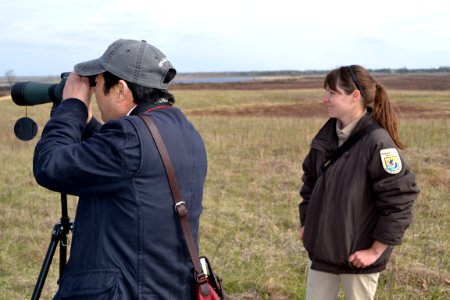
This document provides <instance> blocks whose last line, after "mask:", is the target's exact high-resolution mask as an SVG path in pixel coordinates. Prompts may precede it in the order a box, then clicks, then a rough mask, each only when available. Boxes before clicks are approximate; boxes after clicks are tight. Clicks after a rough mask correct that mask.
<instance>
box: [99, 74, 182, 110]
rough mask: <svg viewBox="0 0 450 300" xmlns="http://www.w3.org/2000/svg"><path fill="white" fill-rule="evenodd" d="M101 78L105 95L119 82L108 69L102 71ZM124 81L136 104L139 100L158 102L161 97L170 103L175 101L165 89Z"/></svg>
mask: <svg viewBox="0 0 450 300" xmlns="http://www.w3.org/2000/svg"><path fill="white" fill-rule="evenodd" d="M103 78H104V80H105V83H104V85H103V91H104V93H105V95H107V94H108V93H109V91H110V90H111V88H112V87H113V86H115V85H116V84H117V83H118V82H119V80H121V78H119V77H117V76H116V75H114V74H112V73H110V72H108V71H106V72H104V73H103ZM124 81H125V82H126V83H127V85H128V88H129V89H130V90H131V93H132V95H133V100H134V103H136V104H139V103H141V102H158V101H159V100H161V99H165V100H167V101H169V102H170V103H174V102H175V97H174V96H173V95H172V94H171V93H169V92H168V91H167V90H160V89H155V88H149V87H145V86H141V85H137V84H134V83H131V82H128V81H126V80H124Z"/></svg>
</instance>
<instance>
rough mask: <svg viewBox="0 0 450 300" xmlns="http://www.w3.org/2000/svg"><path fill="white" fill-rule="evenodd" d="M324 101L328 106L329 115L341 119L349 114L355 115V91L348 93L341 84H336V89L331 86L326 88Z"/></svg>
mask: <svg viewBox="0 0 450 300" xmlns="http://www.w3.org/2000/svg"><path fill="white" fill-rule="evenodd" d="M323 103H324V104H325V107H326V108H327V113H328V116H329V117H330V118H336V119H339V120H341V121H343V120H345V119H346V118H347V117H348V116H349V115H353V110H354V108H355V107H354V106H355V105H354V95H353V93H351V94H350V95H347V94H346V93H345V92H344V90H343V89H341V87H340V86H339V85H337V86H336V90H335V91H334V90H331V89H330V88H329V87H327V88H326V89H325V95H324V97H323ZM343 123H344V122H343Z"/></svg>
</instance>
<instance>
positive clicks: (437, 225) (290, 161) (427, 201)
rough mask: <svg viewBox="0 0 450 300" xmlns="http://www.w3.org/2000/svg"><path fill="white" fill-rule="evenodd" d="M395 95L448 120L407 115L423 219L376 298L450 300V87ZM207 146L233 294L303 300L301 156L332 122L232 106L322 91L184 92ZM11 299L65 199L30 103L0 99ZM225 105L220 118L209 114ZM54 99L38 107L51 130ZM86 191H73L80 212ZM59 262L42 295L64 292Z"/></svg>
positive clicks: (208, 237)
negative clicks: (50, 178)
mask: <svg viewBox="0 0 450 300" xmlns="http://www.w3.org/2000/svg"><path fill="white" fill-rule="evenodd" d="M393 94H394V96H396V97H393V98H394V100H395V99H398V100H397V101H399V102H400V103H401V104H402V105H409V106H410V107H414V106H416V105H418V104H420V105H425V103H426V104H428V106H427V107H432V108H433V109H434V110H436V109H438V108H439V109H440V110H441V111H442V112H443V113H442V114H441V115H443V116H444V117H442V118H422V117H421V116H420V115H404V116H403V117H402V120H401V121H402V123H401V130H402V132H401V135H402V137H403V138H404V140H405V142H406V143H407V144H408V146H409V148H408V149H407V150H406V151H404V154H405V156H406V158H407V161H408V163H409V165H410V166H411V168H412V170H413V171H415V172H416V173H417V180H418V184H419V186H420V188H421V190H422V193H421V195H420V196H419V199H418V200H417V203H416V205H415V218H414V223H413V224H412V226H411V228H410V229H409V230H408V232H407V235H406V237H405V240H404V243H403V244H402V245H401V246H399V247H397V248H396V250H395V251H394V256H393V259H392V261H391V263H390V265H389V267H388V270H387V271H386V272H384V273H383V274H382V276H381V278H380V285H379V288H378V292H377V299H448V298H449V296H450V285H449V284H448V280H450V262H449V257H450V235H449V232H448V230H449V226H448V224H449V221H450V217H449V209H450V201H449V200H450V199H449V195H450V188H449V187H450V171H449V168H448V165H449V163H450V162H449V157H450V155H449V154H450V152H449V145H450V133H449V130H448V129H449V127H450V123H449V122H450V120H449V118H448V116H447V113H445V112H448V110H449V108H450V92H426V93H423V92H420V91H419V92H411V91H405V92H403V91H402V92H400V91H398V92H394V93H393ZM175 96H176V97H177V105H178V106H180V107H181V108H182V109H184V110H185V111H186V112H187V114H188V115H190V117H191V120H192V122H193V123H194V124H195V125H196V127H197V128H198V129H199V131H200V132H201V134H202V136H203V138H204V140H205V143H206V147H207V151H208V159H209V170H208V177H207V182H206V186H205V198H204V207H205V209H204V214H203V215H202V219H201V235H200V246H201V253H202V254H205V255H207V256H209V257H210V259H211V260H212V263H213V266H214V267H215V269H216V272H217V273H219V274H220V275H222V276H223V277H224V280H225V287H226V289H227V290H228V292H229V294H230V296H231V299H303V297H304V288H305V283H306V281H305V278H306V263H307V256H306V253H305V251H304V250H303V247H302V245H301V242H300V241H299V239H298V237H297V228H298V208H297V205H298V202H299V201H300V198H299V195H298V190H299V188H300V178H301V162H302V160H303V158H304V157H305V155H306V152H307V151H308V145H309V143H310V141H311V139H312V137H313V136H314V135H315V133H316V131H317V130H318V128H319V127H320V126H321V125H322V123H323V122H324V120H325V117H318V116H313V117H305V116H295V115H291V116H289V117H286V116H283V117H280V116H277V115H272V116H268V115H264V116H247V117H243V116H242V115H236V114H233V113H229V114H227V113H223V112H224V111H225V112H226V111H230V110H234V111H236V110H241V109H243V107H245V109H248V108H252V107H255V106H258V105H266V106H270V105H295V104H298V103H302V104H308V105H317V102H318V101H320V97H321V91H320V90H288V91H279V90H273V91H268V90H267V91H226V90H224V91H219V90H217V91H208V90H204V91H181V90H180V91H176V92H175ZM0 109H1V110H2V112H3V115H4V118H3V119H2V120H0V138H1V145H0V162H1V168H0V178H1V181H0V187H1V190H0V229H1V230H0V245H1V246H0V299H25V298H29V297H30V296H31V293H32V291H33V288H34V285H35V281H36V278H37V275H38V273H39V270H40V267H41V263H42V261H43V258H44V255H45V252H46V250H47V246H48V243H49V241H50V233H51V229H52V227H53V225H54V224H55V223H56V222H58V221H59V217H60V206H59V205H60V201H59V195H58V194H56V193H52V192H50V191H47V190H45V189H43V188H40V187H38V186H37V185H36V184H35V182H34V179H33V176H32V171H31V168H32V165H31V164H32V162H31V160H32V155H33V149H34V145H35V143H36V140H37V139H35V140H33V141H31V142H21V141H18V140H17V139H16V138H15V137H14V136H13V125H14V122H15V120H16V119H17V118H19V117H22V116H24V115H25V108H23V107H17V106H15V105H14V103H12V102H11V101H0ZM216 109H220V110H221V112H222V113H221V114H201V115H198V112H205V111H211V110H216ZM49 111H50V106H49V105H40V106H37V107H30V108H28V115H29V116H30V117H32V118H34V119H35V120H36V121H37V122H38V124H39V125H40V127H41V128H42V127H43V125H44V124H45V121H46V119H47V118H48V113H49ZM75 205H76V199H75V198H69V206H70V209H69V214H70V216H74V209H75ZM57 261H58V260H57V259H56V257H55V259H54V260H53V265H52V269H51V273H50V275H49V277H48V278H47V280H46V284H45V287H44V293H43V297H42V298H43V299H49V298H51V295H52V294H53V293H54V291H55V289H56V288H57V284H56V281H57V276H58V274H57V273H58V270H57Z"/></svg>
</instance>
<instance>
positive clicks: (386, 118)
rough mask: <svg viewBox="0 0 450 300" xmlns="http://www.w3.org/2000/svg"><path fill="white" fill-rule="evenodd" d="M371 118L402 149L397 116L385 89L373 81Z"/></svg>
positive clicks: (403, 146)
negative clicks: (373, 93)
mask: <svg viewBox="0 0 450 300" xmlns="http://www.w3.org/2000/svg"><path fill="white" fill-rule="evenodd" d="M372 118H373V119H374V120H375V121H377V122H378V124H380V126H381V127H383V128H384V129H386V131H387V132H388V133H389V135H390V136H391V138H392V140H393V141H394V143H395V145H397V147H398V148H399V149H404V148H405V145H404V144H403V143H402V142H401V140H400V136H399V134H398V118H397V114H396V113H395V110H394V107H393V105H392V104H391V102H390V101H389V98H388V95H387V92H386V89H385V88H384V87H383V86H382V85H381V84H379V83H375V97H374V101H373V113H372Z"/></svg>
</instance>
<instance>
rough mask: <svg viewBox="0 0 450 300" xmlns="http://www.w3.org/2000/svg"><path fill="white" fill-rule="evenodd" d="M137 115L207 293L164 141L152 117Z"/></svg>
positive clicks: (198, 280)
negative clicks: (151, 144)
mask: <svg viewBox="0 0 450 300" xmlns="http://www.w3.org/2000/svg"><path fill="white" fill-rule="evenodd" d="M138 116H139V117H140V118H141V119H142V120H144V122H145V124H146V125H147V127H148V129H149V130H150V135H151V136H152V137H153V140H154V141H155V144H156V147H157V148H158V151H159V154H160V155H161V158H162V161H163V164H164V167H165V169H166V173H167V178H168V179H169V185H170V190H171V192H172V200H173V202H174V204H175V211H176V212H177V215H178V218H179V219H180V223H181V227H182V229H183V235H184V238H185V240H186V244H187V247H188V250H189V255H190V256H191V260H192V263H193V264H194V269H195V273H196V281H197V282H198V283H199V284H200V288H201V290H202V293H204V294H205V295H207V294H209V286H208V285H207V279H208V277H207V276H206V274H205V273H204V272H203V269H202V266H201V264H200V258H199V255H198V251H197V248H196V247H195V242H194V238H193V237H192V232H191V227H190V226H189V221H188V210H187V207H186V202H184V201H183V200H182V198H181V193H180V189H179V187H178V182H177V178H176V176H175V171H174V168H173V165H172V161H171V160H170V156H169V153H168V152H167V148H166V145H165V144H164V141H163V139H162V137H161V135H160V134H159V130H158V128H157V127H156V125H155V122H153V119H152V118H151V117H150V116H149V115H147V114H140V115H138Z"/></svg>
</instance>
